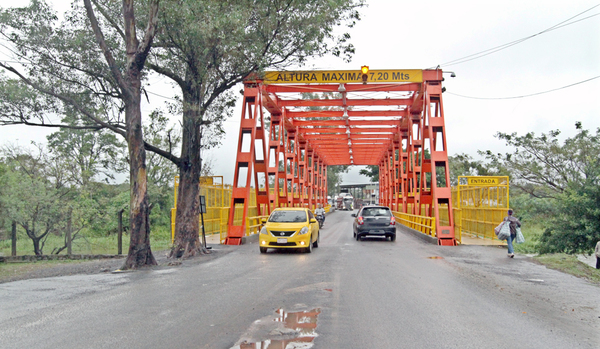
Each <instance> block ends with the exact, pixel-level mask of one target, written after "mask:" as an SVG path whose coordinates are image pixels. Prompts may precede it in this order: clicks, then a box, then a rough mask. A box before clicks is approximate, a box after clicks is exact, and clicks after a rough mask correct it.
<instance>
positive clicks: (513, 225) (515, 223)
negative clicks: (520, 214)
mask: <svg viewBox="0 0 600 349" xmlns="http://www.w3.org/2000/svg"><path fill="white" fill-rule="evenodd" d="M513 213H514V212H513V210H508V216H506V217H504V221H506V222H508V223H509V227H510V235H509V236H508V238H507V239H506V244H507V245H508V257H510V258H514V257H515V248H514V246H513V241H515V239H516V237H517V227H519V228H520V227H521V222H519V219H518V218H517V217H514V216H513ZM505 224H506V223H505Z"/></svg>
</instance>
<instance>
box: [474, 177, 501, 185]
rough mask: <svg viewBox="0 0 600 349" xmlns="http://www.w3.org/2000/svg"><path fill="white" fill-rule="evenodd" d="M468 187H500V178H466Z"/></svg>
mask: <svg viewBox="0 0 600 349" xmlns="http://www.w3.org/2000/svg"><path fill="white" fill-rule="evenodd" d="M467 182H468V185H477V186H494V185H500V178H498V177H468V178H467Z"/></svg>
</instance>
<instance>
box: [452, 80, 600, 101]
mask: <svg viewBox="0 0 600 349" xmlns="http://www.w3.org/2000/svg"><path fill="white" fill-rule="evenodd" d="M598 78H600V75H598V76H595V77H593V78H590V79H587V80H583V81H579V82H576V83H574V84H570V85H566V86H563V87H559V88H555V89H552V90H548V91H543V92H537V93H532V94H529V95H523V96H514V97H472V96H463V95H459V94H457V93H452V92H447V91H446V93H448V94H451V95H453V96H458V97H463V98H470V99H488V100H490V99H517V98H525V97H532V96H537V95H541V94H544V93H550V92H554V91H558V90H563V89H565V88H569V87H571V86H575V85H579V84H583V83H586V82H588V81H592V80H594V79H598Z"/></svg>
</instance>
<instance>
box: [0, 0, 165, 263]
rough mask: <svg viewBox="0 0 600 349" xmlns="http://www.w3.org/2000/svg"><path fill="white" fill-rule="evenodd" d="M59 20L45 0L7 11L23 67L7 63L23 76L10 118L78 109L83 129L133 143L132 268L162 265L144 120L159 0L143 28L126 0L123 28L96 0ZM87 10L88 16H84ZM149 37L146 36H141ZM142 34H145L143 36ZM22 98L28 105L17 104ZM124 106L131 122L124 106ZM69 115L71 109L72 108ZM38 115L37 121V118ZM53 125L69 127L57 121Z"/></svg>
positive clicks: (15, 87)
mask: <svg viewBox="0 0 600 349" xmlns="http://www.w3.org/2000/svg"><path fill="white" fill-rule="evenodd" d="M83 2H84V7H85V10H84V11H78V10H81V9H79V8H77V6H75V10H74V11H72V12H71V13H69V14H67V17H66V18H65V20H64V21H63V23H61V24H60V25H57V24H58V18H57V16H56V15H55V14H54V12H53V11H52V10H51V9H50V8H49V6H48V5H46V4H45V3H44V2H43V1H41V0H32V1H31V4H30V6H29V7H25V8H13V9H7V10H4V11H2V12H1V13H0V34H1V35H2V36H3V37H4V38H5V39H6V40H7V41H8V42H10V44H11V45H12V46H11V49H12V52H13V54H14V55H15V58H16V59H17V60H19V61H20V62H21V63H22V65H18V64H17V65H13V64H10V63H3V62H0V67H1V68H4V69H5V70H6V71H8V72H10V73H11V74H12V75H13V76H14V77H16V78H17V79H18V80H17V81H11V80H8V81H7V80H4V81H3V85H4V86H8V87H11V89H9V90H8V92H9V93H10V97H11V99H7V100H3V101H2V103H3V104H4V105H3V106H7V108H2V111H0V114H1V115H0V117H1V118H2V119H3V120H6V121H5V122H4V123H5V124H7V123H21V124H38V125H40V124H41V125H43V124H46V121H47V117H48V115H49V114H52V112H60V111H64V109H65V108H67V109H73V110H75V111H76V112H77V113H78V114H80V115H81V116H82V118H83V119H84V120H85V123H84V124H83V125H81V126H77V127H78V128H82V129H91V130H94V129H95V130H97V129H103V128H107V129H110V130H112V131H113V132H116V133H118V134H120V135H122V136H123V137H124V138H125V139H126V141H127V145H128V150H129V167H130V188H131V193H130V194H131V200H130V231H131V235H130V237H131V240H130V246H129V254H128V257H127V260H126V261H125V265H124V268H136V267H139V266H143V265H148V264H156V261H155V259H154V257H153V255H152V251H151V249H150V240H149V233H150V228H149V222H148V210H149V209H148V206H149V205H148V198H147V175H146V165H145V149H144V141H143V134H142V124H141V107H140V105H141V81H142V77H143V75H142V71H143V68H144V64H145V62H146V59H147V57H148V54H149V52H150V48H151V46H152V41H153V39H154V35H155V33H156V29H157V18H158V0H151V1H149V2H148V3H147V4H146V6H145V7H146V9H147V14H146V20H145V23H146V27H145V29H144V30H143V31H142V30H138V28H137V21H136V13H135V9H134V1H133V0H123V2H122V6H121V14H120V18H119V21H120V22H121V23H122V25H123V30H121V31H117V30H113V29H111V30H110V31H107V30H105V29H104V30H103V28H111V27H110V26H108V25H106V22H109V21H110V19H111V18H110V17H109V16H104V13H102V11H101V13H102V17H101V18H100V20H99V19H98V18H97V16H96V12H95V8H94V5H92V1H91V0H84V1H83ZM82 14H85V16H83V17H82ZM140 34H141V35H140ZM138 35H140V36H141V39H139V38H138ZM19 99H20V100H21V101H22V102H24V103H22V104H20V103H17V102H15V100H17V101H18V100H19ZM119 109H121V110H123V111H124V115H125V120H124V123H122V122H121V120H120V115H121V113H120V110H119ZM64 114H66V113H64ZM35 118H37V119H36V120H37V121H35V122H32V120H34V119H35ZM52 126H61V127H69V126H68V125H61V124H60V123H58V124H53V125H52Z"/></svg>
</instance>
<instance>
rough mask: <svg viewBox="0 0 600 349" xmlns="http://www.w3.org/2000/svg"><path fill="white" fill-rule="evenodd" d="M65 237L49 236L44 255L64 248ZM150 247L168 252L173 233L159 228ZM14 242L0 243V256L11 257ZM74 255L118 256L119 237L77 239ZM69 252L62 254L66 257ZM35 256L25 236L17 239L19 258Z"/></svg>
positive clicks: (126, 246) (125, 239)
mask: <svg viewBox="0 0 600 349" xmlns="http://www.w3.org/2000/svg"><path fill="white" fill-rule="evenodd" d="M64 244H65V242H64V237H62V236H56V235H49V236H48V239H46V241H45V243H44V247H43V250H42V251H43V254H44V255H50V254H52V251H54V250H55V249H58V248H61V247H62V246H64ZM150 245H151V247H152V249H153V250H156V251H158V250H166V249H168V248H169V247H170V246H171V232H170V231H167V229H166V228H163V227H158V228H157V229H156V230H155V231H152V233H151V234H150ZM11 246H12V242H11V240H10V239H8V240H2V241H0V255H3V256H10V255H11V249H12V248H11ZM122 248H123V254H127V251H128V249H129V235H128V234H124V235H123V247H122ZM71 249H72V252H71V253H72V254H86V255H98V254H117V252H118V244H117V235H110V236H89V235H88V236H86V235H83V236H81V237H77V238H76V239H75V240H74V241H73V243H72V246H71ZM66 253H67V250H66V249H65V250H63V251H62V252H61V253H60V254H62V255H65V254H66ZM23 255H34V252H33V242H32V241H31V239H29V238H28V237H27V236H26V235H25V234H19V235H18V238H17V256H23Z"/></svg>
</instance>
